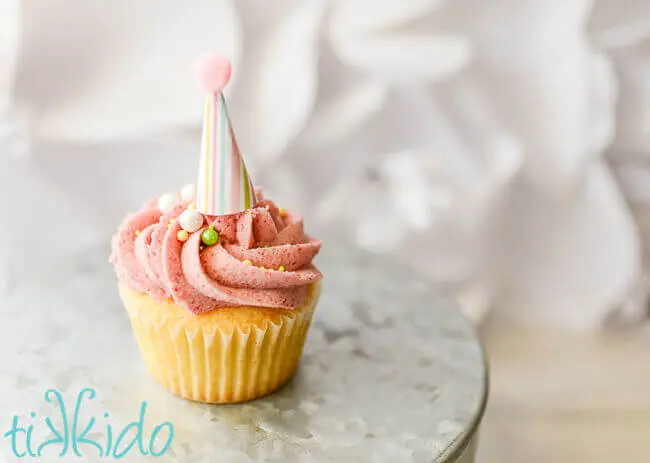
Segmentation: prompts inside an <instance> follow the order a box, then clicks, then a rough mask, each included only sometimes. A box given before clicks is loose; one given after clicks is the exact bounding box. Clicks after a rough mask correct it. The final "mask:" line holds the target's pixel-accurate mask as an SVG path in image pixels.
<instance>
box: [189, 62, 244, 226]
mask: <svg viewBox="0 0 650 463" xmlns="http://www.w3.org/2000/svg"><path fill="white" fill-rule="evenodd" d="M198 71H199V79H200V81H201V84H202V85H203V88H204V89H205V91H206V92H207V93H208V95H207V98H206V102H205V113H204V118H203V142H202V144H201V161H200V164H199V178H198V182H197V196H196V208H197V210H198V211H200V212H203V213H204V214H207V215H226V214H234V213H236V212H241V211H244V210H246V209H250V208H252V207H253V206H255V203H256V198H255V190H254V188H253V183H252V182H251V179H250V177H249V175H248V172H247V170H246V165H245V164H244V159H243V158H242V156H241V153H240V152H239V147H238V146H237V141H236V140H235V134H234V133H233V130H232V124H231V122H230V118H229V117H228V111H227V110H226V101H225V99H224V97H223V93H222V91H221V90H222V89H223V87H225V86H226V84H227V83H228V80H230V72H231V67H230V61H229V60H228V59H227V58H224V57H220V56H208V57H206V58H204V59H203V60H201V62H200V63H199V68H198Z"/></svg>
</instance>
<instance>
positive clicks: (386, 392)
mask: <svg viewBox="0 0 650 463" xmlns="http://www.w3.org/2000/svg"><path fill="white" fill-rule="evenodd" d="M107 256H108V249H106V248H97V249H93V250H89V251H88V252H86V253H84V254H83V255H79V256H76V257H74V258H70V259H69V260H68V261H67V262H65V263H64V264H62V265H61V266H60V267H58V268H56V269H54V270H53V271H52V272H50V273H46V274H45V275H44V276H43V277H42V278H41V279H39V280H38V281H34V282H32V283H30V284H27V285H24V286H23V287H22V288H21V289H20V290H18V291H17V292H16V293H14V294H13V295H12V296H11V297H10V298H9V299H8V300H6V301H3V302H2V303H1V304H0V372H1V373H2V374H1V375H0V436H1V435H2V434H3V433H4V432H5V431H7V430H8V429H9V427H10V425H11V422H12V419H13V416H14V415H16V416H18V417H19V419H20V420H21V422H23V423H26V424H29V423H32V424H33V425H34V428H33V436H32V440H33V442H36V443H38V442H43V441H44V440H46V439H47V436H48V435H49V436H50V437H51V435H52V433H51V432H48V429H47V427H45V425H44V418H45V417H47V416H49V417H51V420H52V421H53V422H55V423H56V422H59V421H60V415H61V413H60V412H61V409H60V406H58V405H56V404H54V403H51V402H47V401H45V400H44V393H45V391H46V390H48V389H56V390H58V391H60V392H61V394H62V397H63V398H64V399H65V402H64V404H65V406H66V408H67V413H68V414H71V413H72V411H73V410H72V409H74V408H75V400H76V398H77V396H78V394H79V392H80V391H82V390H83V389H84V388H92V389H93V390H94V391H95V393H96V396H95V398H94V399H92V400H87V399H84V401H83V403H82V407H81V408H82V409H81V410H80V411H79V414H80V418H79V420H80V422H83V423H87V422H88V420H89V419H90V418H91V417H95V418H96V423H97V424H96V426H95V427H94V428H93V429H92V430H91V431H92V432H91V433H90V435H91V436H92V437H93V438H94V439H95V440H97V441H100V442H105V441H106V439H107V435H106V434H107V433H108V427H111V432H112V433H113V436H114V437H113V438H115V436H116V435H117V433H118V432H119V430H121V429H123V428H125V427H126V426H127V424H128V423H130V422H132V421H133V420H137V419H138V417H139V413H140V411H141V409H142V403H143V401H146V417H145V420H144V421H145V424H144V426H143V429H144V433H145V434H146V435H147V436H149V434H151V431H152V429H154V427H155V426H156V425H157V424H160V423H162V422H165V421H168V422H170V423H172V424H173V427H174V431H175V434H174V437H173V441H172V444H171V447H170V448H169V449H168V450H167V451H166V452H165V454H164V455H162V456H160V457H159V458H156V459H155V461H160V462H248V461H265V462H294V461H295V462H303V461H308V462H329V461H345V462H384V461H385V462H391V463H396V462H463V463H467V462H472V461H474V454H475V450H476V445H477V432H478V428H479V424H480V421H481V418H482V415H483V411H484V408H485V404H486V396H487V373H486V367H485V363H484V357H483V353H482V350H481V347H480V345H479V342H478V341H477V339H476V337H475V334H474V332H473V330H472V328H471V326H470V324H469V323H468V322H467V321H465V319H463V317H461V315H459V313H458V312H457V310H456V308H455V307H454V305H453V304H452V303H450V302H449V301H447V300H446V299H444V298H443V297H441V296H440V295H439V294H438V293H437V292H435V291H433V290H432V289H431V287H430V285H429V284H427V283H425V282H423V281H422V280H420V279H418V278H417V277H415V276H414V275H413V274H412V273H410V272H409V271H407V270H406V269H404V268H401V267H399V266H396V265H394V264H393V263H392V262H390V261H388V260H385V259H383V258H380V257H374V256H371V255H369V254H366V253H364V252H361V251H357V250H355V249H352V248H347V247H343V246H337V245H335V244H332V243H329V244H328V245H327V246H326V247H325V249H324V250H323V252H322V254H321V256H319V258H318V265H319V267H320V268H321V269H322V270H323V273H324V274H325V275H326V279H325V281H324V291H323V297H322V300H321V303H320V305H319V307H318V310H317V314H316V317H315V320H314V323H313V325H312V328H311V331H310V334H309V338H308V341H307V345H306V347H305V352H304V355H303V358H302V362H301V365H300V367H299V370H298V373H297V374H296V376H295V378H294V379H293V380H292V381H291V382H290V383H289V384H288V385H287V386H286V387H285V388H284V389H282V390H281V391H279V392H277V393H276V394H273V395H271V396H269V397H266V398H263V399H260V400H257V401H253V402H249V403H246V404H240V405H228V406H211V405H204V404H198V403H191V402H186V401H183V400H180V399H178V398H176V397H173V396H172V395H170V394H168V393H167V392H166V391H164V390H163V389H162V388H160V387H159V386H158V385H157V384H156V383H155V382H154V381H153V380H152V379H150V378H149V376H148V375H147V373H146V371H145V369H144V365H143V364H142V362H141V360H140V357H139V352H138V348H137V346H136V343H135V341H134V340H133V338H132V335H131V329H130V326H129V321H128V319H127V316H126V313H125V311H124V310H123V308H122V307H121V304H120V301H119V300H118V296H117V291H116V284H115V277H114V275H113V272H112V269H111V268H110V267H109V265H108V264H107ZM31 412H34V414H33V415H30V413H31ZM147 439H148V438H147ZM147 439H145V438H143V440H144V441H146V442H148V440H147ZM163 441H164V439H163ZM159 445H160V444H159ZM82 447H83V452H84V453H83V457H82V458H81V459H80V458H79V457H76V456H75V455H74V454H73V452H72V450H68V452H67V453H66V454H65V455H63V456H62V457H60V456H58V454H56V452H57V450H56V449H54V450H52V451H51V452H50V454H49V456H45V457H43V458H41V460H40V461H57V462H58V461H66V460H68V459H69V460H70V461H87V462H92V461H107V459H106V457H104V458H100V457H99V454H98V452H97V451H96V450H95V449H94V448H92V446H89V445H84V446H82ZM136 447H137V446H136ZM136 447H134V448H133V449H131V451H130V452H129V453H128V454H127V455H126V456H125V457H124V461H129V462H137V461H152V460H151V456H141V454H140V452H139V451H137V450H136ZM3 459H4V460H6V461H14V460H15V456H14V454H13V453H12V449H11V445H10V442H9V441H8V440H7V439H6V438H5V439H4V440H0V461H3Z"/></svg>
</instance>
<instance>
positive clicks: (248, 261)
mask: <svg viewBox="0 0 650 463" xmlns="http://www.w3.org/2000/svg"><path fill="white" fill-rule="evenodd" d="M244 263H245V264H246V265H253V263H252V262H251V261H250V259H246V260H245V261H244Z"/></svg>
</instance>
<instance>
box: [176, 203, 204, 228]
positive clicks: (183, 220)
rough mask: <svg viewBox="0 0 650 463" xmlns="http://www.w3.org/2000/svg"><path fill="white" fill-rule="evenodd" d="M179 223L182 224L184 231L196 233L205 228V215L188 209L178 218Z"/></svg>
mask: <svg viewBox="0 0 650 463" xmlns="http://www.w3.org/2000/svg"><path fill="white" fill-rule="evenodd" d="M178 223H180V224H181V227H183V230H185V231H187V232H189V233H194V232H195V231H197V230H198V229H199V228H201V227H202V226H203V214H201V213H200V212H198V211H195V210H192V209H188V210H186V211H185V212H183V213H182V214H181V215H180V217H179V218H178Z"/></svg>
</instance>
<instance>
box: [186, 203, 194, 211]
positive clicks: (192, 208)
mask: <svg viewBox="0 0 650 463" xmlns="http://www.w3.org/2000/svg"><path fill="white" fill-rule="evenodd" d="M187 208H188V209H189V210H194V209H196V204H194V203H190V204H188V206H187Z"/></svg>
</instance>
